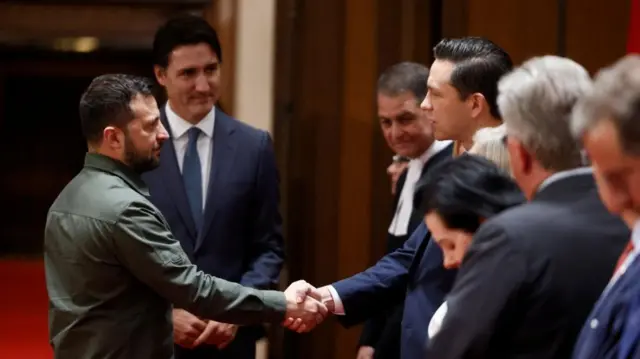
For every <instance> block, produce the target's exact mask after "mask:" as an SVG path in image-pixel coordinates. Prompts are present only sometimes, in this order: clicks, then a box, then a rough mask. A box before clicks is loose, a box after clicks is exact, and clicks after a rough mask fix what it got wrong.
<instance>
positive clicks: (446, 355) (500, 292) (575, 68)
mask: <svg viewBox="0 0 640 359" xmlns="http://www.w3.org/2000/svg"><path fill="white" fill-rule="evenodd" d="M590 87H591V79H590V77H589V74H588V73H587V71H586V70H585V69H584V68H583V67H582V66H580V65H579V64H577V63H575V62H574V61H572V60H569V59H566V58H561V57H556V56H545V57H540V58H533V59H530V60H528V61H526V62H525V63H524V64H522V66H520V67H518V68H517V69H515V70H514V71H513V72H511V73H509V74H508V75H506V76H505V77H503V78H502V79H501V80H500V83H499V86H498V88H499V95H498V105H499V108H500V112H501V114H502V118H503V120H504V123H505V126H506V131H507V138H506V146H507V149H508V151H509V160H510V164H511V169H512V173H513V177H514V179H515V181H516V182H517V183H518V186H519V187H520V188H521V190H522V192H523V194H524V195H525V196H526V198H527V200H528V202H527V203H525V204H523V205H520V206H516V207H513V208H511V209H508V210H505V211H503V212H502V213H500V214H498V215H495V216H493V217H491V218H489V219H487V220H486V221H484V222H483V223H482V224H481V225H480V227H479V228H478V230H477V231H476V232H475V233H474V235H473V239H472V240H471V245H470V246H469V247H468V249H467V251H466V253H465V255H464V259H463V261H462V263H461V265H460V269H459V271H458V276H457V277H456V281H455V284H454V287H453V289H452V290H451V292H450V293H449V295H447V298H446V302H447V307H448V309H447V313H446V315H445V316H444V318H443V319H442V324H441V327H440V330H439V331H437V333H435V335H433V337H431V338H430V340H429V342H428V345H427V353H426V355H427V356H428V357H430V358H438V359H454V358H455V359H461V358H467V359H473V358H514V359H524V358H536V359H561V358H562V359H564V358H568V357H570V356H571V351H572V348H573V345H574V342H575V339H576V337H577V335H578V332H579V330H580V327H581V326H582V323H584V320H585V318H586V317H587V315H588V313H589V311H590V310H591V307H592V306H593V304H594V303H595V301H596V300H597V299H598V296H599V294H600V292H601V291H602V289H603V288H604V287H605V285H606V283H607V281H608V280H609V276H610V273H611V272H612V270H613V267H614V265H615V262H616V260H617V258H618V256H619V254H620V252H621V251H622V249H623V247H624V246H625V245H626V242H627V240H628V238H629V230H628V229H627V228H626V226H625V225H624V223H623V222H622V221H621V220H620V219H619V218H618V217H615V216H613V215H611V214H610V213H609V212H607V210H606V208H605V207H604V205H603V204H602V202H601V200H600V198H599V197H598V193H597V189H596V186H595V182H594V179H593V175H592V170H591V169H590V168H588V167H582V155H581V151H580V150H581V149H580V146H579V145H578V144H577V143H576V141H574V139H573V137H572V135H571V132H570V129H569V120H570V116H571V109H572V108H573V106H574V105H575V103H576V101H577V100H578V99H579V98H580V97H582V96H583V95H584V94H585V93H586V92H587V91H588V90H589V88H590Z"/></svg>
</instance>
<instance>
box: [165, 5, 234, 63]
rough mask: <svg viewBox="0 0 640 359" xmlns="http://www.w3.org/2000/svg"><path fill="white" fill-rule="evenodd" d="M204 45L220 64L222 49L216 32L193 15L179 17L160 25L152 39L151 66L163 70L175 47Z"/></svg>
mask: <svg viewBox="0 0 640 359" xmlns="http://www.w3.org/2000/svg"><path fill="white" fill-rule="evenodd" d="M201 43H205V44H207V45H209V46H210V47H211V50H212V51H213V52H214V53H215V54H216V55H217V56H218V61H220V62H222V48H221V47H220V41H219V39H218V34H217V33H216V30H214V29H213V27H211V25H209V23H208V22H207V21H206V20H205V19H203V18H201V17H199V16H194V15H179V16H176V17H174V18H171V19H170V20H169V21H167V22H166V23H165V24H164V25H162V26H161V27H160V28H159V29H158V30H157V31H156V34H155V37H154V39H153V64H154V65H158V66H160V67H162V68H165V67H167V66H168V65H169V55H170V54H171V52H172V51H173V50H175V49H176V48H177V47H180V46H185V45H197V44H201Z"/></svg>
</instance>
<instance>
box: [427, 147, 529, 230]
mask: <svg viewBox="0 0 640 359" xmlns="http://www.w3.org/2000/svg"><path fill="white" fill-rule="evenodd" d="M433 171H434V172H432V173H433V175H431V176H427V177H426V178H425V179H424V180H423V181H421V182H420V183H419V184H418V185H417V188H418V189H417V190H416V201H415V202H414V203H416V207H417V208H416V209H418V210H420V211H421V212H420V213H429V212H432V211H435V212H436V213H438V214H439V215H440V217H441V218H442V220H443V222H444V223H445V225H446V226H447V227H449V228H452V229H460V230H463V231H465V232H469V233H474V232H475V231H476V230H477V229H478V227H480V223H481V219H482V218H485V219H486V218H489V217H492V216H494V215H496V214H498V213H500V212H502V211H503V210H505V209H507V208H510V207H512V206H515V205H518V204H521V203H523V202H524V200H525V198H524V195H523V194H522V192H521V191H520V188H518V185H517V184H516V183H515V182H514V181H513V180H512V179H511V177H510V176H508V175H507V174H505V173H504V172H503V171H502V170H501V169H500V168H498V167H497V166H496V165H495V164H494V163H493V162H491V161H489V160H487V159H485V158H484V157H480V156H476V155H471V154H464V155H461V156H459V157H457V158H453V159H450V160H447V161H446V162H443V163H441V164H440V165H438V166H436V167H435V168H434V169H433Z"/></svg>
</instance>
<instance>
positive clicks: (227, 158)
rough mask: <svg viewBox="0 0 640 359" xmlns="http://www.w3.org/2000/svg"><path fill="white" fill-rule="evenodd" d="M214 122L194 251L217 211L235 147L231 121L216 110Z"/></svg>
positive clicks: (233, 127) (200, 244) (233, 129)
mask: <svg viewBox="0 0 640 359" xmlns="http://www.w3.org/2000/svg"><path fill="white" fill-rule="evenodd" d="M215 121H216V123H215V127H214V130H213V138H212V139H211V140H212V141H213V144H212V148H213V151H212V152H213V153H212V154H211V155H212V158H211V169H210V175H209V185H208V187H207V198H206V202H205V207H204V219H203V224H202V231H201V232H200V234H199V235H198V238H197V240H196V247H195V250H196V251H197V250H198V248H200V247H201V246H202V243H203V241H204V238H205V237H206V236H207V234H208V232H209V230H210V229H211V222H213V219H214V218H215V215H216V212H217V211H218V210H219V208H218V204H217V202H216V197H218V196H220V193H221V191H222V190H223V185H224V183H223V182H224V180H225V179H226V178H228V174H229V173H230V171H231V168H232V164H233V160H234V156H235V152H236V146H237V145H236V143H235V142H234V141H233V138H232V135H233V132H234V131H235V124H234V123H233V119H232V118H231V117H229V116H228V115H227V114H225V113H224V112H222V111H220V110H218V109H217V108H216V120H215Z"/></svg>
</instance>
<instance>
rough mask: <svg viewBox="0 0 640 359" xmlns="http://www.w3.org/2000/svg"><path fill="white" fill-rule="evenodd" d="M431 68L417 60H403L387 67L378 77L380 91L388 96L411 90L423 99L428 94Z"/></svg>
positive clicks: (419, 99)
mask: <svg viewBox="0 0 640 359" xmlns="http://www.w3.org/2000/svg"><path fill="white" fill-rule="evenodd" d="M428 77H429V69H428V68H427V67H426V66H424V65H421V64H418V63H415V62H401V63H398V64H395V65H393V66H391V67H389V68H388V69H386V70H385V71H384V72H383V73H382V74H381V75H380V77H379V78H378V92H379V93H382V94H384V95H388V96H398V95H400V94H401V93H403V92H406V91H411V93H413V95H414V96H415V97H416V98H417V99H418V101H422V100H423V99H424V97H425V96H426V95H427V78H428Z"/></svg>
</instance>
